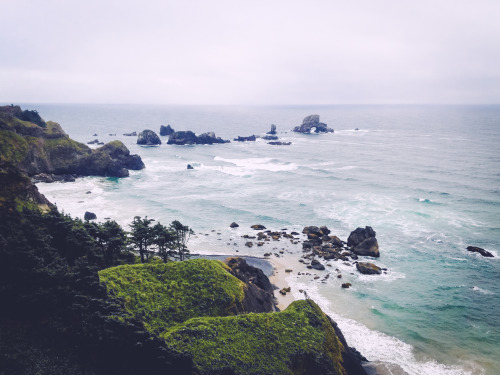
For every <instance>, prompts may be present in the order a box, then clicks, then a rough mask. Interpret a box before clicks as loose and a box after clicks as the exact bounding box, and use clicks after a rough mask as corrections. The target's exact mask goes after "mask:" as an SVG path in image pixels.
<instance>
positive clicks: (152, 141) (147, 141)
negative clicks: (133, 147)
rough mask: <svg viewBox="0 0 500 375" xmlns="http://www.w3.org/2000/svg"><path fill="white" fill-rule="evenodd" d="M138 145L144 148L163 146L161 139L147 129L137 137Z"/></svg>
mask: <svg viewBox="0 0 500 375" xmlns="http://www.w3.org/2000/svg"><path fill="white" fill-rule="evenodd" d="M137 144H138V145H144V146H157V145H161V140H160V137H158V134H156V133H155V132H154V131H152V130H149V129H145V130H143V131H142V132H140V133H139V136H138V137H137Z"/></svg>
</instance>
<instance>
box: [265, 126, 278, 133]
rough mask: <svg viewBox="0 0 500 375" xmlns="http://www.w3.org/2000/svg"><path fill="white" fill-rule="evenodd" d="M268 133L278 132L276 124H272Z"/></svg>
mask: <svg viewBox="0 0 500 375" xmlns="http://www.w3.org/2000/svg"><path fill="white" fill-rule="evenodd" d="M266 134H276V125H274V124H271V130H270V131H268V132H267V133H266Z"/></svg>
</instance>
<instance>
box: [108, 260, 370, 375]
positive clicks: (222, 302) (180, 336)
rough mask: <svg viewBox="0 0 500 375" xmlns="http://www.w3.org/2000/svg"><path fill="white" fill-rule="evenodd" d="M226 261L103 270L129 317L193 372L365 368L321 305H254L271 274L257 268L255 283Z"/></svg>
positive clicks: (339, 371)
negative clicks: (277, 308) (267, 308)
mask: <svg viewBox="0 0 500 375" xmlns="http://www.w3.org/2000/svg"><path fill="white" fill-rule="evenodd" d="M226 263H228V264H230V265H231V266H232V267H229V266H228V265H226V264H224V263H222V262H219V261H214V260H203V259H197V260H188V261H184V262H172V263H167V264H163V263H157V264H141V265H131V266H119V267H115V268H110V269H106V270H103V271H100V273H99V276H100V280H101V282H103V283H104V284H105V285H106V287H107V290H108V293H109V294H110V295H111V296H114V297H115V298H118V299H120V300H122V301H124V306H125V309H126V310H127V312H128V313H129V314H130V316H131V317H133V318H135V319H139V320H141V321H142V322H143V324H144V326H145V327H146V329H147V330H148V331H149V332H151V333H152V334H153V335H154V336H155V337H159V338H162V339H164V340H165V343H166V345H167V346H168V347H169V348H171V349H172V350H174V351H176V352H178V353H185V354H186V353H187V355H188V356H189V358H191V360H192V364H191V365H192V370H191V372H192V373H196V374H215V373H216V374H242V375H243V374H260V375H265V374H339V375H340V374H364V370H363V369H362V367H361V365H360V363H359V361H358V360H356V358H353V357H352V355H351V352H350V348H349V347H348V346H347V344H345V340H343V337H342V339H340V338H339V336H338V335H337V333H336V329H337V328H336V325H335V323H334V322H332V321H331V320H330V319H329V318H328V317H327V316H326V315H325V314H324V313H323V312H322V311H321V309H320V308H319V306H318V305H316V304H315V303H314V302H313V301H311V300H306V301H295V302H294V303H292V304H291V305H290V306H289V307H288V308H287V309H286V310H285V311H283V312H268V313H252V312H251V311H248V310H246V309H245V306H262V304H260V303H258V302H256V301H255V300H254V301H249V300H248V299H254V298H255V297H254V296H255V294H254V293H248V290H249V289H251V288H254V287H257V288H259V289H261V288H260V287H259V285H257V284H261V285H265V284H266V281H265V280H262V279H261V280H260V282H259V280H258V279H260V276H259V275H257V274H254V276H255V278H253V280H255V281H257V283H256V284H254V283H253V282H251V281H249V282H243V281H242V280H240V279H239V278H237V277H235V276H233V274H238V275H240V276H242V278H243V279H245V278H247V277H248V276H243V274H245V273H246V274H247V275H248V271H249V270H248V266H247V265H246V264H245V263H242V262H241V261H238V260H237V259H236V258H230V259H229V260H228V261H227V262H226ZM239 268H242V269H241V270H240V269H239ZM267 283H269V281H268V280H267ZM262 290H264V289H262ZM245 299H247V301H245ZM257 309H258V310H261V309H259V308H257ZM349 356H350V357H349ZM344 363H346V364H348V365H349V366H348V370H346V367H344Z"/></svg>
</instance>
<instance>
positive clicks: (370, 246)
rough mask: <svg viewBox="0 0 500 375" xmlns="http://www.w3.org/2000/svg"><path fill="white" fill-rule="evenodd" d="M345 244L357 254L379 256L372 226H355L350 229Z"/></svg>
mask: <svg viewBox="0 0 500 375" xmlns="http://www.w3.org/2000/svg"><path fill="white" fill-rule="evenodd" d="M347 246H350V247H351V249H352V250H353V252H354V253H355V254H357V255H365V256H372V257H379V256H380V253H379V248H378V242H377V239H376V238H375V231H374V230H373V229H372V227H368V226H367V227H365V228H356V230H354V231H352V232H351V234H350V235H349V238H348V239H347Z"/></svg>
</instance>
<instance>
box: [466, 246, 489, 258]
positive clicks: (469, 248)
mask: <svg viewBox="0 0 500 375" xmlns="http://www.w3.org/2000/svg"><path fill="white" fill-rule="evenodd" d="M467 251H470V252H473V253H479V254H481V255H482V256H483V257H488V258H492V257H493V254H492V253H490V252H489V251H488V250H484V249H482V248H480V247H476V246H467Z"/></svg>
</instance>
